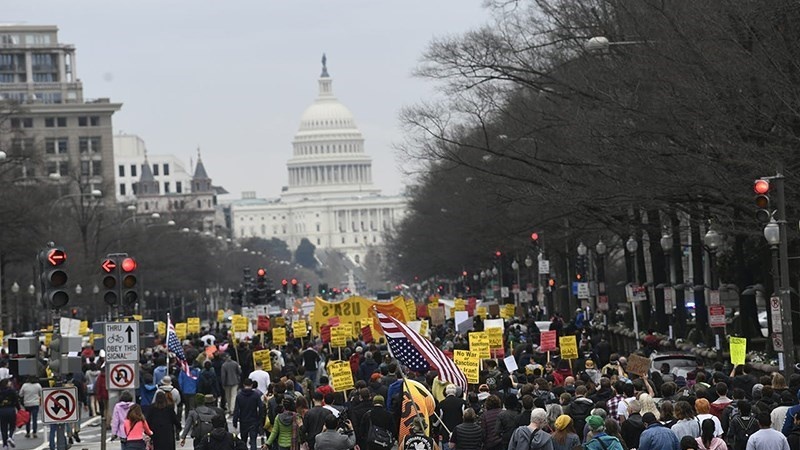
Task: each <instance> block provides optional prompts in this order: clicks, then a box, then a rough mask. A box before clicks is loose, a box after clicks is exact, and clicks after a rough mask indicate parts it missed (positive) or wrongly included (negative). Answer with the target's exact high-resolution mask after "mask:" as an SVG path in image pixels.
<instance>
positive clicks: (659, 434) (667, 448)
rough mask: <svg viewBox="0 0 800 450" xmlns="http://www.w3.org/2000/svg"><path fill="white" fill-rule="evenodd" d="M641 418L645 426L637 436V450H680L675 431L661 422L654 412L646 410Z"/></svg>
mask: <svg viewBox="0 0 800 450" xmlns="http://www.w3.org/2000/svg"><path fill="white" fill-rule="evenodd" d="M642 420H643V422H644V424H645V425H646V426H647V428H646V429H645V430H644V431H643V432H642V435H641V436H640V437H639V447H638V450H680V442H679V441H678V438H677V436H675V433H673V432H672V430H670V429H669V428H667V427H665V426H664V425H663V424H661V423H660V422H659V421H658V418H657V417H656V416H655V414H653V413H652V412H646V413H645V414H644V415H643V416H642ZM626 423H627V422H626Z"/></svg>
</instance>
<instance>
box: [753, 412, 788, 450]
mask: <svg viewBox="0 0 800 450" xmlns="http://www.w3.org/2000/svg"><path fill="white" fill-rule="evenodd" d="M756 419H757V420H758V426H759V428H760V429H759V430H758V431H756V432H755V433H753V435H752V436H750V439H748V440H747V450H789V441H787V440H786V436H784V435H783V434H781V433H780V432H779V431H775V430H773V429H772V427H771V425H772V419H771V418H770V417H769V414H768V413H766V412H762V413H759V414H758V416H757V417H756Z"/></svg>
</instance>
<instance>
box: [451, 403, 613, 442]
mask: <svg viewBox="0 0 800 450" xmlns="http://www.w3.org/2000/svg"><path fill="white" fill-rule="evenodd" d="M468 411H471V410H469V409H468V410H467V411H465V412H464V422H465V423H464V424H462V425H459V427H461V426H463V425H465V424H466V422H467V412H468ZM473 414H474V413H473ZM546 423H547V411H545V410H544V409H542V408H536V409H534V410H533V411H531V422H530V424H528V426H524V427H519V428H517V429H516V430H515V431H514V434H512V435H511V441H510V442H509V444H508V450H553V442H552V438H551V436H550V435H549V434H548V433H547V432H545V431H543V430H542V427H543V426H544V425H545V424H546ZM479 437H480V436H479ZM481 445H482V441H481V440H480V439H478V440H474V441H473V445H471V446H470V445H467V446H464V447H461V446H458V444H456V445H451V446H450V448H453V449H455V450H461V449H469V450H472V449H480V448H482V447H481ZM609 450H615V449H609Z"/></svg>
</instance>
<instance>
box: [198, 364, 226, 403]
mask: <svg viewBox="0 0 800 450" xmlns="http://www.w3.org/2000/svg"><path fill="white" fill-rule="evenodd" d="M197 393H198V394H203V395H213V396H214V397H215V398H219V396H220V395H221V394H222V392H221V390H220V384H219V379H218V378H217V372H216V371H215V370H214V366H213V365H212V364H211V361H206V362H204V363H203V370H201V371H200V375H199V376H198V377H197Z"/></svg>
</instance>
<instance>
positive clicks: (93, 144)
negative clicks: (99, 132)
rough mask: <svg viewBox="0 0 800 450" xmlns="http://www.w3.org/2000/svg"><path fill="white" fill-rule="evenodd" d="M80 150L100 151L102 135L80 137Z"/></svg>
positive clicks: (88, 151)
mask: <svg viewBox="0 0 800 450" xmlns="http://www.w3.org/2000/svg"><path fill="white" fill-rule="evenodd" d="M78 150H79V151H80V152H81V153H100V151H101V150H102V149H101V147H100V137H99V136H96V137H82V138H78Z"/></svg>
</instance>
